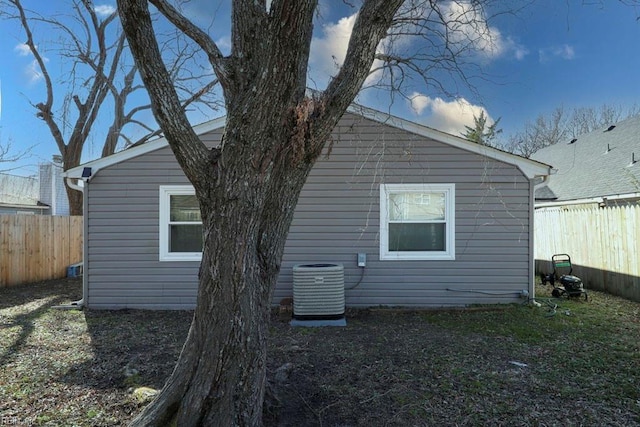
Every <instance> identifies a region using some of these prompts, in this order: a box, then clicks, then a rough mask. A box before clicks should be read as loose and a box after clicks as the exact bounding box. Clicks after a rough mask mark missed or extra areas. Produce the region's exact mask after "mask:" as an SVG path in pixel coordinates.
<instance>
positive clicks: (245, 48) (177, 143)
mask: <svg viewBox="0 0 640 427" xmlns="http://www.w3.org/2000/svg"><path fill="white" fill-rule="evenodd" d="M151 1H152V2H153V4H154V5H156V7H158V9H159V10H160V11H161V12H162V13H163V14H164V15H165V16H166V17H167V18H168V19H169V20H170V21H171V22H173V23H174V24H175V25H176V26H177V27H178V28H180V29H181V30H182V31H184V32H185V33H187V34H189V35H190V36H191V37H192V38H194V40H197V41H198V43H199V44H200V45H201V46H203V47H205V48H208V49H209V50H208V53H209V58H210V60H211V63H212V66H213V67H214V70H215V71H216V75H217V77H218V79H219V80H220V83H221V86H222V88H223V90H224V95H225V102H226V110H227V122H226V125H225V131H224V135H223V138H222V143H221V146H220V147H219V148H215V149H212V150H209V149H207V148H206V147H205V146H204V144H202V142H201V141H200V140H199V139H198V137H197V135H195V134H194V132H193V129H191V127H190V125H189V123H188V121H187V120H186V116H184V112H183V110H182V108H181V106H180V104H179V102H178V99H177V95H176V93H175V90H173V86H172V83H171V80H170V78H169V75H168V73H167V72H166V68H165V67H164V64H163V63H162V58H161V55H160V51H159V49H158V46H157V41H155V36H154V33H153V29H152V25H151V19H150V15H149V11H148V9H147V7H148V6H147V2H146V0H119V1H118V10H119V11H120V14H121V20H122V24H123V28H124V31H125V33H126V34H127V39H128V40H129V45H130V48H131V51H132V54H133V55H134V57H135V58H136V63H137V65H138V67H139V69H140V74H141V76H142V79H143V81H144V82H145V85H146V87H147V90H148V92H149V95H150V98H151V100H152V107H153V111H154V115H155V117H156V119H157V121H158V123H160V126H161V127H162V129H163V131H164V134H165V136H166V138H167V140H168V141H169V144H170V146H171V148H172V150H173V152H174V154H175V156H176V159H177V161H178V163H179V164H180V166H181V167H182V169H183V171H184V173H185V175H186V176H187V178H188V179H189V181H190V182H191V183H192V184H193V186H194V189H195V192H196V196H197V198H198V201H199V203H200V210H201V214H202V219H203V234H204V235H203V238H204V250H203V258H202V263H201V266H200V272H199V288H198V299H197V305H196V310H195V314H194V318H193V322H192V324H191V329H190V330H189V334H188V337H187V340H186V343H185V345H184V348H183V350H182V353H181V355H180V357H179V359H178V362H177V365H176V368H175V370H174V372H173V373H172V375H171V377H170V378H169V380H168V381H167V384H166V385H165V387H164V388H163V389H162V391H161V392H160V393H159V394H158V396H157V397H156V399H155V400H154V401H153V402H152V403H151V404H150V405H149V406H147V407H146V408H145V410H144V411H143V412H142V413H141V414H140V415H139V416H138V417H137V418H136V419H135V420H134V421H133V423H132V425H134V426H149V425H153V426H166V425H173V424H176V425H180V426H183V425H184V426H197V425H205V426H236V425H237V426H257V425H261V424H262V404H263V399H264V393H265V382H266V340H267V337H266V335H267V325H268V321H269V308H270V304H271V298H272V293H273V290H274V288H275V284H276V280H277V277H278V273H279V271H280V262H281V259H282V253H283V250H284V245H285V241H286V238H287V234H288V230H289V226H290V224H291V221H292V218H293V212H294V209H295V206H296V203H297V200H298V196H299V194H300V191H301V189H302V186H303V185H304V183H305V181H306V178H307V176H308V174H309V171H310V170H311V168H312V166H313V164H314V163H315V161H316V159H317V158H318V156H319V155H320V152H321V151H322V148H323V146H324V143H325V141H326V140H327V139H328V138H329V135H330V133H331V131H332V130H333V128H334V126H335V125H336V123H337V121H338V120H339V119H340V117H341V116H342V114H343V113H344V111H345V110H346V108H347V107H348V105H349V103H350V102H351V101H352V100H353V97H354V96H355V94H356V93H357V91H358V88H359V87H360V86H361V85H362V83H363V82H364V80H365V78H366V76H367V75H368V72H369V69H370V68H371V64H372V62H373V58H374V54H375V49H376V46H377V45H378V43H379V41H380V40H381V39H382V38H383V37H384V35H385V33H386V28H388V26H389V25H390V22H391V18H392V17H393V15H394V13H395V11H396V10H397V9H398V7H399V6H400V4H401V3H402V2H401V0H368V1H366V2H365V5H364V6H363V8H362V9H361V13H360V15H359V18H358V20H357V22H356V24H355V25H354V36H352V40H355V42H353V44H354V46H350V48H349V52H350V53H351V57H350V58H349V59H347V61H346V62H345V67H346V68H343V70H342V71H341V72H340V73H339V75H338V76H337V77H336V81H335V82H334V84H332V85H331V86H330V88H329V89H328V90H327V91H326V92H325V94H324V95H320V96H318V97H315V98H308V97H306V96H305V91H306V73H307V64H308V59H309V49H310V44H311V36H312V28H313V26H312V20H313V14H314V12H315V8H316V6H317V2H316V1H289V0H274V1H273V2H272V3H271V10H270V11H269V12H267V10H266V6H265V2H259V1H258V2H256V1H253V0H238V1H235V2H234V3H233V10H232V45H233V47H232V53H231V55H230V56H229V57H224V58H223V57H221V54H220V52H219V50H218V49H217V47H216V46H215V44H214V43H213V42H212V41H211V40H209V39H207V36H206V34H204V33H203V32H202V31H200V30H198V29H197V28H194V27H193V26H192V24H190V23H189V22H188V21H186V19H184V17H182V16H180V15H179V14H178V13H177V11H176V10H175V9H173V8H172V7H171V6H170V5H169V3H168V2H166V1H165V0H151ZM360 45H361V46H360Z"/></svg>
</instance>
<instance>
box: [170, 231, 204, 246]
mask: <svg viewBox="0 0 640 427" xmlns="http://www.w3.org/2000/svg"><path fill="white" fill-rule="evenodd" d="M169 252H202V224H195V225H184V224H183V225H170V226H169Z"/></svg>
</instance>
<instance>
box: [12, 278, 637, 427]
mask: <svg viewBox="0 0 640 427" xmlns="http://www.w3.org/2000/svg"><path fill="white" fill-rule="evenodd" d="M80 288H81V284H80V280H78V279H63V280H58V281H49V282H45V283H40V284H32V285H26V286H22V287H16V288H4V289H0V366H2V369H1V370H0V425H45V426H113V425H126V424H127V422H128V421H130V420H131V419H132V417H133V416H134V415H135V414H136V413H137V412H138V411H139V410H140V409H141V408H142V406H143V405H144V404H145V398H144V397H141V396H139V395H136V394H134V390H135V389H137V388H138V387H140V386H146V387H150V388H154V389H158V388H161V387H162V385H163V383H164V381H165V379H166V378H167V376H168V375H169V374H170V373H171V371H172V369H173V365H174V363H175V361H176V359H177V356H178V354H179V352H180V349H181V345H182V342H183V340H184V338H185V337H186V333H187V330H188V327H189V323H190V321H191V314H192V313H191V312H186V311H178V312H176V311H165V312H159V311H138V310H123V311H95V310H87V311H76V310H71V311H65V310H57V309H52V308H51V307H52V306H54V305H57V304H63V303H68V302H70V301H72V300H76V299H78V298H79V297H80ZM540 293H543V294H544V293H546V294H548V289H544V288H541V290H540ZM591 295H592V301H590V302H584V301H568V300H566V299H560V300H551V299H549V304H544V305H543V307H541V308H535V307H528V306H524V305H511V306H506V307H498V308H496V307H481V308H474V309H471V310H467V311H422V312H420V311H400V310H352V311H349V313H348V320H347V323H348V325H347V327H344V328H338V327H333V328H300V327H296V328H292V327H291V326H290V325H289V323H288V321H286V320H283V319H281V318H280V316H279V315H278V313H276V312H275V311H274V315H273V320H272V325H271V342H270V359H269V378H270V380H271V381H272V383H273V384H275V387H276V390H277V392H278V395H279V398H280V401H281V406H280V407H279V408H274V409H272V410H271V411H269V412H267V413H266V414H265V425H267V426H336V427H337V426H341V427H346V426H454V425H456V426H457V425H469V426H476V425H483V426H484V425H494V426H499V425H504V426H518V425H521V426H554V425H557V426H581V425H582V426H585V425H586V426H589V425H609V426H629V425H640V343H639V342H638V341H639V340H638V337H640V314H639V313H640V304H637V303H632V302H629V301H625V300H622V299H619V298H614V297H610V296H607V295H605V294H600V293H593V292H592V293H591ZM554 305H555V306H556V307H555V309H554Z"/></svg>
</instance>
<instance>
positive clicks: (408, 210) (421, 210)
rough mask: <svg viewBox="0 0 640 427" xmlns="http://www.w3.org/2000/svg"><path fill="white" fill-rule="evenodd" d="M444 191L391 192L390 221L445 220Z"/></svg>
mask: <svg viewBox="0 0 640 427" xmlns="http://www.w3.org/2000/svg"><path fill="white" fill-rule="evenodd" d="M444 202H445V195H444V193H409V192H403V193H390V194H389V220H390V221H421V220H424V221H434V220H440V221H444V218H445V217H444V214H445V212H444V209H445V208H444Z"/></svg>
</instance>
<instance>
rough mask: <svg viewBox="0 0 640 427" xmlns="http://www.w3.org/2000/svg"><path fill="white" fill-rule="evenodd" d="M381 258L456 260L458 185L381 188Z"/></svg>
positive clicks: (389, 186) (417, 185)
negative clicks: (456, 192)
mask: <svg viewBox="0 0 640 427" xmlns="http://www.w3.org/2000/svg"><path fill="white" fill-rule="evenodd" d="M380 259H383V260H384V259H395V260H418V259H423V260H430V259H433V260H436V259H438V260H444V259H455V185H454V184H383V185H381V186H380Z"/></svg>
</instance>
